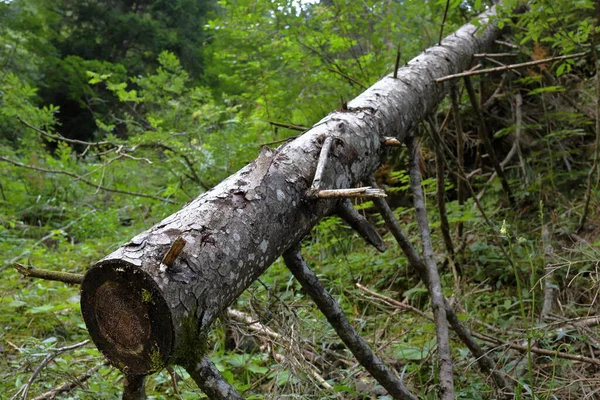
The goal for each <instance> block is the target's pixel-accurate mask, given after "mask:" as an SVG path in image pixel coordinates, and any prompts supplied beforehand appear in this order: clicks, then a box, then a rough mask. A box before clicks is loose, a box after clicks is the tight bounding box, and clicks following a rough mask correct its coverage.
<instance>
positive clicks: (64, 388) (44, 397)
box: [32, 364, 106, 400]
mask: <svg viewBox="0 0 600 400" xmlns="http://www.w3.org/2000/svg"><path fill="white" fill-rule="evenodd" d="M104 365H106V364H100V365H96V366H95V367H92V368H90V369H88V370H87V371H85V372H84V373H83V374H81V375H79V376H77V377H76V378H75V379H72V380H70V381H68V382H65V383H63V384H62V385H60V386H58V387H55V388H53V389H51V390H49V391H47V392H46V393H44V394H41V395H39V396H37V397H35V398H33V399H32V400H52V399H55V398H56V396H58V395H59V394H61V393H66V392H69V391H71V390H73V389H75V388H76V387H77V386H81V384H82V383H84V382H85V381H87V380H88V379H89V378H91V377H92V376H93V375H94V374H95V373H96V372H98V370H99V369H100V368H102V366H104Z"/></svg>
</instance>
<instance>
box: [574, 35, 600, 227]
mask: <svg viewBox="0 0 600 400" xmlns="http://www.w3.org/2000/svg"><path fill="white" fill-rule="evenodd" d="M592 55H593V56H594V64H595V66H596V132H595V133H596V140H595V142H594V162H593V163H592V167H591V168H590V171H589V172H588V176H587V186H586V190H585V203H584V206H583V213H582V214H581V218H580V219H579V225H578V226H577V232H579V231H581V229H583V226H584V225H585V220H586V219H587V215H588V211H589V207H590V200H591V198H592V181H593V177H594V174H596V172H597V171H598V158H600V67H599V65H598V53H597V52H596V43H595V41H594V42H593V43H592ZM597 182H598V179H597V178H596V183H597Z"/></svg>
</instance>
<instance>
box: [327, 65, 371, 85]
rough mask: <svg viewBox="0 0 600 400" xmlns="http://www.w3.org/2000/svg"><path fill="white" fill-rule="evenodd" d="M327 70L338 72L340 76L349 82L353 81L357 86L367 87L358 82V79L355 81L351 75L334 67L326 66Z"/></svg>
mask: <svg viewBox="0 0 600 400" xmlns="http://www.w3.org/2000/svg"><path fill="white" fill-rule="evenodd" d="M327 71H329V72H333V73H334V74H338V75H340V76H341V77H343V78H345V79H346V80H348V81H349V82H350V83H354V84H357V85H358V86H360V87H361V88H363V89H367V87H366V86H365V85H363V84H362V83H360V82H359V81H357V80H356V79H354V78H353V77H351V76H349V75H347V74H345V73H343V72H342V71H338V70H336V69H333V68H331V67H327Z"/></svg>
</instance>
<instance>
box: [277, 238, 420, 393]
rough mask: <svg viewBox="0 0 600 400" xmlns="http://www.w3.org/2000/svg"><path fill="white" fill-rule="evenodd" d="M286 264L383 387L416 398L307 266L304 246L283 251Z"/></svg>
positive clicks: (343, 339)
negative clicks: (301, 252)
mask: <svg viewBox="0 0 600 400" xmlns="http://www.w3.org/2000/svg"><path fill="white" fill-rule="evenodd" d="M283 259H284V261H285V264H286V265H287V267H288V268H289V270H290V271H291V272H292V274H293V275H294V277H295V278H296V279H297V280H298V282H300V284H301V285H302V288H303V289H304V290H305V291H306V292H307V293H308V294H309V295H310V296H311V298H312V299H313V301H314V302H315V304H316V305H317V307H319V309H320V310H321V312H322V313H323V315H325V317H326V318H327V321H329V323H330V324H331V326H332V327H333V329H335V331H336V332H337V334H338V336H339V337H340V339H342V341H343V342H344V344H346V346H348V349H350V351H351V352H352V354H354V356H355V357H356V359H357V360H358V362H359V363H360V364H361V365H362V366H363V367H364V368H365V369H366V370H367V371H369V373H370V374H371V375H372V376H373V377H374V378H375V379H376V380H377V382H379V384H380V385H381V386H383V387H384V388H385V389H386V390H387V391H388V393H389V394H390V395H391V396H393V398H394V399H411V400H416V399H417V397H415V396H414V395H413V394H412V393H410V391H409V390H408V389H407V388H406V386H404V384H403V383H402V382H401V381H400V379H398V378H397V377H396V376H395V375H394V374H393V373H392V371H390V370H389V369H388V368H387V367H386V366H385V365H384V364H383V361H381V359H380V358H379V357H378V356H377V355H376V354H375V353H374V352H373V350H372V349H371V348H370V347H369V345H368V344H367V343H366V342H365V341H364V339H363V338H362V337H360V336H359V335H358V333H357V332H356V330H355V329H354V327H353V326H352V324H350V322H349V321H348V319H347V318H346V315H345V314H344V311H343V310H342V308H341V307H340V305H339V304H338V303H337V302H336V301H335V300H334V299H333V297H331V295H330V294H329V293H328V292H327V290H325V287H323V285H322V284H321V282H320V281H319V278H317V276H316V275H315V274H314V272H313V271H311V269H310V268H309V267H308V265H306V262H305V261H304V258H303V257H302V255H301V254H300V246H297V247H295V248H292V249H290V250H288V251H286V252H285V253H283Z"/></svg>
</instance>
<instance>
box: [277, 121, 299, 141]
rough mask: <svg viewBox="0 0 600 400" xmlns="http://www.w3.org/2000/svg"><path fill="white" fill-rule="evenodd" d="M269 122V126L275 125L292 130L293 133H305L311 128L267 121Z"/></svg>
mask: <svg viewBox="0 0 600 400" xmlns="http://www.w3.org/2000/svg"><path fill="white" fill-rule="evenodd" d="M267 122H268V123H269V124H271V125H273V126H278V127H280V128H286V129H291V130H293V131H300V132H305V131H307V130H308V129H309V128H307V127H305V126H300V125H294V124H284V123H282V122H275V121H267ZM286 140H287V139H286Z"/></svg>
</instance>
